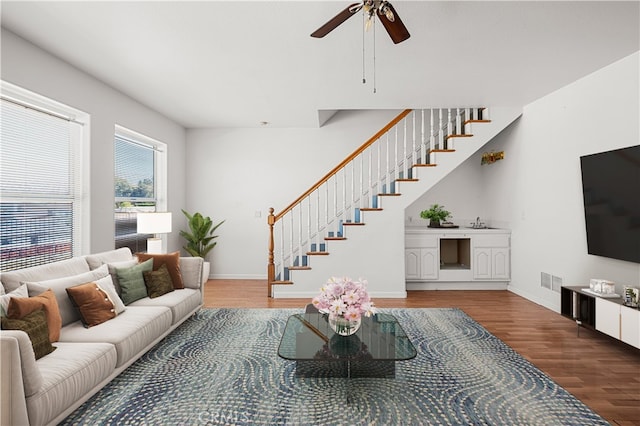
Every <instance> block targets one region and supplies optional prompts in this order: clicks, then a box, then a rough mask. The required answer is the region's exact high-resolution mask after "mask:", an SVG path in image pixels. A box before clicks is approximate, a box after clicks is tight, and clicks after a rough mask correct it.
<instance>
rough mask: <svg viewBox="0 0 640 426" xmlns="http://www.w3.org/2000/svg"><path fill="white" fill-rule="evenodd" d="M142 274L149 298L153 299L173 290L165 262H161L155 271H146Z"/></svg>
mask: <svg viewBox="0 0 640 426" xmlns="http://www.w3.org/2000/svg"><path fill="white" fill-rule="evenodd" d="M143 275H144V285H145V286H147V295H149V298H151V299H153V298H156V297H159V296H162V295H163V294H167V293H170V292H172V291H174V289H173V284H172V282H171V275H169V271H168V270H167V265H166V264H162V266H160V269H158V270H157V271H146V272H144V273H143Z"/></svg>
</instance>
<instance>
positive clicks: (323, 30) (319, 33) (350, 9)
mask: <svg viewBox="0 0 640 426" xmlns="http://www.w3.org/2000/svg"><path fill="white" fill-rule="evenodd" d="M359 5H360V3H353V4H351V5H349V6H347V8H346V9H345V10H343V11H342V12H340V13H338V14H337V15H336V16H334V17H333V18H331V19H330V20H329V22H327V23H326V24H324V25H323V26H321V27H320V28H318V29H317V30H315V31H314V32H313V33H311V37H315V38H322V37H324V36H326V35H327V34H329V33H330V32H331V31H333V30H335V29H336V28H337V27H338V26H339V25H340V24H342V23H343V22H344V21H346V20H347V19H349V18H351V17H352V16H353V15H355V14H356V13H358V12H359V11H360V7H356V6H359Z"/></svg>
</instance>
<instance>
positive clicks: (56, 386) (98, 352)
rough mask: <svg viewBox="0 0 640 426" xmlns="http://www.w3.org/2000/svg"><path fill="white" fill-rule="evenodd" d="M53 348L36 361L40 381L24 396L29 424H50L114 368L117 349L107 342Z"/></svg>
mask: <svg viewBox="0 0 640 426" xmlns="http://www.w3.org/2000/svg"><path fill="white" fill-rule="evenodd" d="M56 347H57V349H56V351H55V352H53V353H51V354H49V355H47V356H46V357H44V358H42V359H39V360H38V361H36V364H37V366H38V369H39V370H40V371H41V374H42V377H43V383H42V386H41V387H40V389H39V390H38V392H37V393H35V394H34V395H32V396H30V397H28V398H27V412H28V413H29V421H30V423H31V424H32V425H45V424H49V423H50V422H51V420H53V419H54V418H56V417H57V416H59V415H60V414H61V413H62V412H63V411H65V410H66V409H67V408H69V407H70V406H71V405H73V403H74V402H76V401H78V400H80V399H82V398H83V397H85V396H86V395H87V394H88V393H89V392H91V391H92V390H94V388H95V387H96V386H97V385H98V384H100V383H101V382H103V381H104V380H105V379H107V378H108V377H109V375H110V374H112V373H113V371H114V369H115V368H116V359H117V355H116V350H115V347H114V346H113V345H111V344H109V343H63V342H58V343H56Z"/></svg>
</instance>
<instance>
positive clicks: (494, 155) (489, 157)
mask: <svg viewBox="0 0 640 426" xmlns="http://www.w3.org/2000/svg"><path fill="white" fill-rule="evenodd" d="M498 160H504V151H498V152H496V151H491V152H485V153H484V154H482V160H481V161H480V165H485V164H493V163H495V162H496V161H498Z"/></svg>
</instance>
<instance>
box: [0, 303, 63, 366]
mask: <svg viewBox="0 0 640 426" xmlns="http://www.w3.org/2000/svg"><path fill="white" fill-rule="evenodd" d="M1 324H2V329H3V330H22V331H24V332H25V333H27V335H28V336H29V340H31V346H32V347H33V352H34V354H35V356H36V359H40V358H42V357H43V356H45V355H47V354H50V353H51V352H53V351H54V350H55V349H56V348H55V347H54V346H52V345H51V341H50V340H49V327H48V326H47V315H46V314H45V312H44V310H43V309H42V308H39V309H37V310H35V311H33V312H30V313H28V314H27V315H25V316H24V318H5V317H2V323H1Z"/></svg>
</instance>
